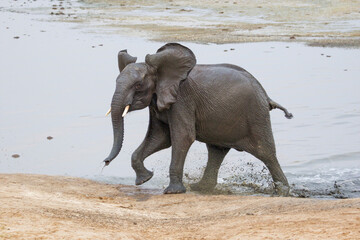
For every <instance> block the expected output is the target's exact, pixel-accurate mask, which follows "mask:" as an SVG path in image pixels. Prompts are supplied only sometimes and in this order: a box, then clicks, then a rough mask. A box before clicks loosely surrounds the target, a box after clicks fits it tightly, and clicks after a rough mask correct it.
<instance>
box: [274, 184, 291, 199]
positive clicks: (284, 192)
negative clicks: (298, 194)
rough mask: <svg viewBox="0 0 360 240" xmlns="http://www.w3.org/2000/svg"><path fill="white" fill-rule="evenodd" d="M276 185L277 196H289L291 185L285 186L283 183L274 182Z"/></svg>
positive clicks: (275, 192) (275, 193)
mask: <svg viewBox="0 0 360 240" xmlns="http://www.w3.org/2000/svg"><path fill="white" fill-rule="evenodd" d="M274 184H275V189H274V190H275V191H274V195H275V196H282V197H288V196H289V191H290V187H289V185H285V184H283V183H282V182H274Z"/></svg>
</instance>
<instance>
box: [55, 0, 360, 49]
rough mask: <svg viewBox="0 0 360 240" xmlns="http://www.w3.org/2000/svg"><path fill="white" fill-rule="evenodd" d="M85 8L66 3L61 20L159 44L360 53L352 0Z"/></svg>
mask: <svg viewBox="0 0 360 240" xmlns="http://www.w3.org/2000/svg"><path fill="white" fill-rule="evenodd" d="M83 2H84V4H83V5H81V7H80V9H76V8H74V9H67V8H66V6H67V5H66V3H64V4H63V5H62V6H65V9H64V10H63V13H64V15H60V19H62V20H63V21H70V22H78V23H80V24H82V26H91V29H90V31H96V32H106V33H115V34H124V35H127V36H136V37H141V38H146V39H150V40H154V41H161V42H169V41H185V42H196V43H202V44H207V43H216V44H224V43H244V42H265V41H286V42H306V43H307V44H308V45H310V46H327V47H360V9H359V7H358V2H357V1H351V0H346V1H339V0H329V1H317V2H315V1H303V0H296V1H283V0H276V1H271V2H269V1H264V0H261V1H237V0H231V1H211V0H201V1H189V0H181V1H172V0H170V1H162V0H150V1H142V0H131V1H129V0H126V1H117V0H83ZM74 10H76V11H75V12H74ZM55 13H56V12H55ZM68 14H70V15H68Z"/></svg>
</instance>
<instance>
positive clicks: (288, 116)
mask: <svg viewBox="0 0 360 240" xmlns="http://www.w3.org/2000/svg"><path fill="white" fill-rule="evenodd" d="M269 107H270V111H271V110H273V109H276V108H278V109H280V110H282V111H283V112H284V113H285V117H286V118H288V119H291V118H293V115H292V113H289V112H288V110H287V109H286V108H284V107H283V106H281V105H280V104H278V103H277V102H275V101H273V100H271V99H270V98H269Z"/></svg>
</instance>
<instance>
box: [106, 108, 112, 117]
mask: <svg viewBox="0 0 360 240" xmlns="http://www.w3.org/2000/svg"><path fill="white" fill-rule="evenodd" d="M110 113H111V108H110V109H109V111H107V113H106V114H105V117H106V116H107V115H109V114H110Z"/></svg>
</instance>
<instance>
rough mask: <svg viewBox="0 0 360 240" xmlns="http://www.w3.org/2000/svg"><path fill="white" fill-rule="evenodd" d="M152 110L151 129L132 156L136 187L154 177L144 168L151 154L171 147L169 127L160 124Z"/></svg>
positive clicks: (149, 128)
mask: <svg viewBox="0 0 360 240" xmlns="http://www.w3.org/2000/svg"><path fill="white" fill-rule="evenodd" d="M151 111H152V110H151V109H150V120H149V127H148V131H147V133H146V136H145V139H144V140H143V142H142V143H141V145H140V146H139V147H138V148H137V149H136V150H135V152H134V153H133V154H132V156H131V165H132V168H133V169H134V170H135V172H136V180H135V184H136V185H141V184H143V183H145V182H147V181H148V180H150V179H151V178H152V176H153V172H151V171H149V170H147V169H146V168H145V166H144V160H145V158H147V157H148V156H150V155H151V154H153V153H155V152H158V151H160V150H162V149H165V148H168V147H170V146H171V140H170V130H169V126H168V125H167V124H165V123H163V122H160V121H159V120H158V119H157V118H156V117H155V114H152V112H151Z"/></svg>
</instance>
